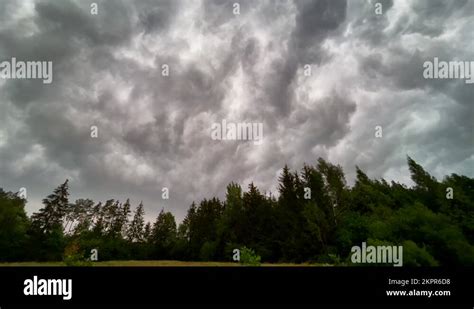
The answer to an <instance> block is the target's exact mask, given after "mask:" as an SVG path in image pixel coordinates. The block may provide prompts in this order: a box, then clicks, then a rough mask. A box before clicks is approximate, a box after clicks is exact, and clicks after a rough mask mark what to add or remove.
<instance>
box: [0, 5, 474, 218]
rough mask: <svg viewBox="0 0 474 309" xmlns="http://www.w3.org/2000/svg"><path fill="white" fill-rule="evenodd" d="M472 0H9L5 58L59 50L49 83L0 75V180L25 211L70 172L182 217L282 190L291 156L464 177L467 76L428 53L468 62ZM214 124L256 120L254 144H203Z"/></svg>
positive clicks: (96, 187)
mask: <svg viewBox="0 0 474 309" xmlns="http://www.w3.org/2000/svg"><path fill="white" fill-rule="evenodd" d="M235 2H238V3H239V4H240V15H234V14H233V9H234V7H233V5H234V3H235ZM473 2H474V1H442V2H441V1H436V2H425V1H415V2H402V1H400V2H392V1H382V6H383V11H384V14H383V15H375V13H374V5H375V2H374V1H372V2H370V1H368V2H362V1H361V2H356V1H351V2H346V1H309V0H305V1H283V0H282V1H214V0H206V1H202V2H198V1H97V4H98V9H99V14H98V15H97V16H95V15H91V14H90V3H89V2H84V1H43V0H38V1H27V0H24V1H1V2H0V60H2V61H3V60H7V59H11V57H16V58H18V59H22V60H51V61H53V65H54V82H53V83H52V84H51V85H44V84H42V82H41V81H40V80H5V81H2V80H0V108H1V111H2V113H1V114H0V123H1V125H0V180H1V181H2V183H1V184H0V186H1V187H4V188H6V189H8V190H17V189H18V188H20V187H26V188H27V189H28V190H29V197H30V202H31V203H29V204H28V209H29V211H34V210H36V209H37V208H38V207H39V201H40V200H41V198H43V197H44V196H46V195H47V194H48V193H49V192H50V191H51V190H52V189H53V188H54V186H56V185H57V184H59V182H62V181H64V179H65V178H70V179H71V190H72V193H73V198H78V197H92V198H94V199H95V200H105V199H108V198H119V199H122V200H123V199H125V198H127V197H130V198H131V199H132V202H133V203H134V204H138V203H139V202H140V200H143V201H144V203H145V205H146V207H147V214H148V219H152V217H153V216H155V215H156V214H157V213H158V211H159V210H160V209H161V208H162V207H165V208H167V209H170V210H172V211H173V213H175V214H176V215H177V217H178V218H179V219H181V218H182V217H183V216H184V215H185V212H186V209H187V207H188V206H189V205H190V203H191V202H192V201H193V200H195V201H198V200H199V199H201V198H204V197H211V196H212V195H218V196H219V197H221V198H222V197H223V192H224V190H225V186H226V184H227V183H229V182H230V181H237V182H239V183H241V184H243V185H244V186H246V185H247V184H248V182H250V181H255V183H256V184H257V185H258V186H259V187H260V188H261V189H262V191H268V190H273V191H275V181H276V179H277V176H278V175H277V173H278V171H279V169H280V168H282V166H283V165H285V164H289V165H290V167H292V168H301V166H302V164H303V163H305V162H306V163H309V164H313V163H314V162H315V161H316V159H317V157H318V156H323V157H325V158H326V159H329V160H330V161H333V162H335V163H340V164H342V165H343V167H344V168H345V170H346V171H347V172H348V176H349V178H351V177H353V173H354V165H356V164H358V165H359V166H360V167H361V168H363V169H364V170H366V171H367V172H368V174H369V175H371V176H375V177H387V178H389V179H395V180H398V181H403V182H406V181H407V179H406V177H405V176H406V174H407V171H406V167H405V165H406V164H405V158H406V155H407V154H409V155H412V156H413V157H414V158H415V159H416V160H417V161H419V162H420V163H421V164H425V165H426V166H427V167H428V170H429V171H431V172H433V173H434V174H435V175H436V176H440V175H443V174H446V173H451V172H458V173H463V174H467V175H471V176H472V175H473V174H474V172H473V171H472V152H473V145H472V132H473V127H472V116H473V110H472V104H470V103H472V97H473V88H474V87H472V85H466V84H464V83H463V82H462V81H459V80H451V81H447V80H424V79H423V78H422V65H423V62H424V61H426V60H430V59H432V58H433V57H439V58H443V59H446V60H450V59H461V60H474V59H470V57H471V58H472V48H469V46H471V47H472V42H473V41H474V40H473V37H472V36H473V34H472V30H469V29H472V27H469V26H470V25H472V23H473V22H472V15H473ZM456 27H457V28H456ZM307 64H309V65H311V68H312V70H313V73H312V75H311V76H309V77H308V76H305V75H304V74H303V69H304V66H305V65H307ZM163 65H168V66H169V69H170V74H169V76H166V77H164V76H162V66H163ZM222 119H226V120H228V121H234V122H239V121H251V122H262V123H263V127H264V143H263V144H262V145H260V146H255V145H254V144H253V143H252V142H251V141H243V142H233V141H214V140H212V139H211V138H210V128H211V125H212V123H214V122H221V121H222ZM377 125H381V126H382V127H383V130H384V137H383V138H382V139H375V138H374V127H375V126H377ZM91 126H97V127H98V128H99V138H97V139H93V138H91V137H90V128H91ZM162 187H168V188H169V189H170V200H168V201H165V200H161V189H162ZM274 193H275V192H274Z"/></svg>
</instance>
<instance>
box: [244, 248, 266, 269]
mask: <svg viewBox="0 0 474 309" xmlns="http://www.w3.org/2000/svg"><path fill="white" fill-rule="evenodd" d="M260 260H261V258H260V256H259V255H258V254H256V253H255V251H253V250H252V249H249V248H247V247H242V248H241V249H240V263H241V264H243V265H247V266H260V264H261V263H260Z"/></svg>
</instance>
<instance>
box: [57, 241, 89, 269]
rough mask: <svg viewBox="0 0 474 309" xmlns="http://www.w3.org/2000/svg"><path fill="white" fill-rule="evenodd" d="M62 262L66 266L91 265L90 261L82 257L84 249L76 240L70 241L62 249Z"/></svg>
mask: <svg viewBox="0 0 474 309" xmlns="http://www.w3.org/2000/svg"><path fill="white" fill-rule="evenodd" d="M63 262H64V263H65V264H66V266H91V265H92V262H91V261H89V260H87V259H86V258H85V257H84V251H82V250H81V249H80V246H79V244H78V243H77V242H75V241H73V242H71V243H70V244H69V245H68V246H66V248H65V249H64V257H63Z"/></svg>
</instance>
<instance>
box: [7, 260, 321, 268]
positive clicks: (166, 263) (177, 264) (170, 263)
mask: <svg viewBox="0 0 474 309" xmlns="http://www.w3.org/2000/svg"><path fill="white" fill-rule="evenodd" d="M9 266H33V267H34V266H43V267H48V266H58V267H61V266H66V264H64V263H63V262H13V263H0V267H9ZM92 266H98V267H108V266H122V267H142V266H145V267H147V266H150V267H155V266H158V267H239V266H242V265H241V264H238V263H232V262H184V261H134V260H131V261H104V262H93V263H92ZM261 266H263V267H307V266H330V265H329V264H291V263H279V264H270V263H263V264H262V265H261Z"/></svg>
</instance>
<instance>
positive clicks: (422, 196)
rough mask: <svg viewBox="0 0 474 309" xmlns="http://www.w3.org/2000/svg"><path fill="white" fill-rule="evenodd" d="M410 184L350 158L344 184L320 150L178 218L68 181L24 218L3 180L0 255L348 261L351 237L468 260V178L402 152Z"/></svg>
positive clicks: (473, 193) (429, 257) (427, 257)
mask: <svg viewBox="0 0 474 309" xmlns="http://www.w3.org/2000/svg"><path fill="white" fill-rule="evenodd" d="M408 167H409V170H410V174H411V179H412V180H413V182H414V185H413V186H412V187H407V186H406V185H404V184H400V183H397V182H394V181H392V182H391V183H388V182H386V181H385V180H384V179H381V180H376V179H370V178H369V177H368V176H367V175H366V174H365V173H364V172H363V171H362V170H360V169H359V168H358V167H356V172H357V177H356V180H355V184H354V185H353V186H352V187H349V186H348V185H347V183H346V180H345V176H344V172H343V170H342V168H341V167H340V166H338V165H334V164H331V163H329V162H327V161H325V160H323V159H321V158H320V159H319V160H318V161H317V164H316V165H315V166H311V165H305V166H304V167H303V169H302V170H301V171H299V172H298V171H291V170H290V169H289V168H288V167H286V166H285V167H284V169H283V171H282V173H281V175H280V177H279V187H278V190H279V196H278V198H276V197H274V196H267V195H266V194H263V193H262V192H261V191H260V190H259V189H258V188H257V187H256V186H255V185H254V184H253V183H251V184H250V185H249V186H248V188H247V190H246V191H244V190H243V189H242V188H241V186H240V185H238V184H236V183H231V184H229V185H228V186H227V188H226V195H225V200H223V201H221V200H219V199H218V198H216V197H213V198H211V199H204V200H202V201H201V202H200V203H198V204H196V203H194V202H193V203H192V204H191V206H190V208H189V210H188V212H187V215H186V217H185V218H184V220H183V221H182V222H181V223H180V224H177V223H176V220H175V217H174V216H173V214H172V213H171V212H167V211H164V210H162V211H161V212H160V213H159V215H158V216H157V218H156V220H155V221H154V222H145V218H144V217H145V211H144V206H143V204H142V203H140V204H139V205H138V206H137V207H135V209H133V211H132V209H131V208H132V207H131V205H130V201H129V200H126V201H125V202H121V201H118V200H115V199H110V200H107V201H105V202H94V201H93V200H91V199H78V200H76V201H75V202H70V200H69V182H68V181H67V180H66V181H65V182H64V183H63V184H61V185H60V186H58V187H57V188H56V189H55V190H54V192H53V193H52V194H50V195H49V196H47V197H46V198H44V199H43V207H42V208H41V209H40V210H39V211H38V212H36V213H34V214H33V215H32V216H31V217H28V216H27V214H26V212H25V209H24V207H25V203H26V200H25V199H22V198H21V197H20V196H19V194H18V193H13V192H5V191H3V190H2V189H0V260H1V261H24V260H37V261H58V260H63V259H65V258H66V257H69V256H74V257H76V258H78V259H84V260H87V259H88V258H89V257H90V254H91V250H92V249H97V250H98V253H99V259H100V260H124V259H134V260H141V259H154V260H159V259H175V260H203V261H231V259H232V252H233V250H234V249H236V248H243V247H246V248H251V249H252V250H254V252H256V253H257V254H258V255H259V256H260V257H261V260H262V261H263V262H294V263H301V262H318V263H331V264H336V265H338V264H343V265H344V264H349V263H350V250H351V247H352V246H355V245H360V244H361V243H362V242H367V243H368V244H372V245H402V246H403V248H404V265H408V266H437V265H471V266H472V265H474V245H473V244H474V241H473V240H474V179H473V178H469V177H466V176H461V175H457V174H452V175H450V176H446V177H445V178H444V179H443V180H442V181H438V180H437V179H436V178H434V177H433V176H431V175H430V174H428V173H427V172H426V171H425V170H424V169H423V168H422V167H421V166H420V165H419V164H417V163H416V162H415V161H414V160H413V159H411V158H410V157H408Z"/></svg>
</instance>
